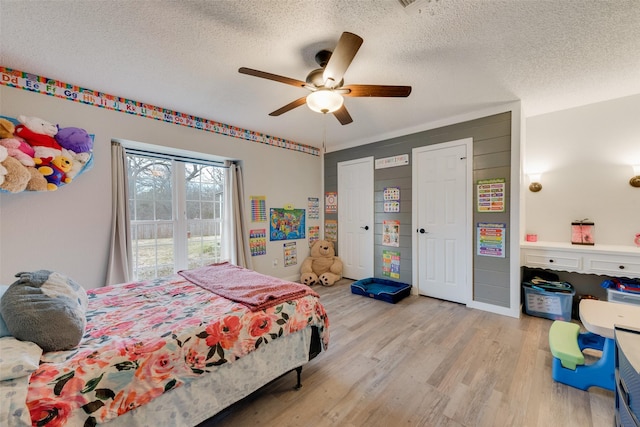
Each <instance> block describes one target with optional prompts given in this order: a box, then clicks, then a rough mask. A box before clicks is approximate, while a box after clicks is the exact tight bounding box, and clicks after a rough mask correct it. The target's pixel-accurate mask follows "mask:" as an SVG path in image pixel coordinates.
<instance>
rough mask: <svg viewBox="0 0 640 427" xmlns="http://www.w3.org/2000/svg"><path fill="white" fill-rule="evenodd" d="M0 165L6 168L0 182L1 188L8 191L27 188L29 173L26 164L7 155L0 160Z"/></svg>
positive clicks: (17, 191)
mask: <svg viewBox="0 0 640 427" xmlns="http://www.w3.org/2000/svg"><path fill="white" fill-rule="evenodd" d="M2 148H4V147H2ZM0 165H2V166H3V167H4V168H5V169H6V170H7V173H6V175H5V176H4V182H3V183H2V184H0V188H1V189H3V190H5V191H8V192H10V193H19V192H21V191H24V190H25V188H27V184H28V183H29V180H30V179H31V174H30V173H29V171H28V170H27V167H26V166H24V165H23V164H22V163H20V162H19V161H18V160H16V159H14V158H13V157H11V156H7V158H6V159H4V160H3V161H2V162H0Z"/></svg>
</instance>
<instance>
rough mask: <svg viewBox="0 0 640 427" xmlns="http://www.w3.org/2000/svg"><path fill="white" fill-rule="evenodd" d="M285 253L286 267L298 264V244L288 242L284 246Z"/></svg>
mask: <svg viewBox="0 0 640 427" xmlns="http://www.w3.org/2000/svg"><path fill="white" fill-rule="evenodd" d="M282 249H283V251H284V266H285V267H291V266H292V265H296V264H297V263H298V250H297V248H296V242H287V243H285V244H283V245H282Z"/></svg>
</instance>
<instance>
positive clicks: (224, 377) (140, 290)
mask: <svg viewBox="0 0 640 427" xmlns="http://www.w3.org/2000/svg"><path fill="white" fill-rule="evenodd" d="M263 282H264V283H265V285H264V286H262V289H260V288H261V283H263ZM285 288H286V289H287V290H286V291H285V290H283V289H285ZM259 289H260V291H259V292H258V290H259ZM87 297H88V308H87V311H86V328H85V332H84V335H83V337H82V340H81V342H80V344H79V345H78V346H77V347H76V348H73V349H71V350H65V351H53V352H44V353H43V352H42V350H41V349H40V348H39V347H37V346H35V347H36V348H33V346H34V345H33V344H32V343H29V342H25V341H17V340H15V342H12V343H17V344H19V345H23V346H29V345H30V344H31V345H32V346H31V347H29V348H28V349H27V350H22V351H21V353H22V355H23V356H24V358H26V359H27V361H26V362H25V361H22V365H21V366H28V365H29V361H28V360H29V358H30V360H31V363H32V364H34V366H33V369H32V370H29V369H26V370H25V371H26V372H29V373H30V375H23V376H19V375H17V378H7V377H6V376H4V375H3V378H2V379H3V380H4V381H0V399H2V400H3V402H4V403H2V418H0V424H3V425H4V424H5V423H7V425H21V423H25V422H27V420H30V423H27V425H30V424H31V423H32V424H33V425H40V426H60V425H68V426H92V425H100V424H106V425H108V426H158V425H171V426H194V425H196V424H198V423H200V422H202V421H204V420H206V419H208V418H210V417H211V416H213V415H215V414H216V413H218V412H220V411H221V410H222V409H224V408H226V407H228V406H230V405H231V404H233V403H234V402H236V401H238V400H240V399H242V398H244V397H246V396H248V395H249V394H251V393H252V392H254V391H255V390H257V389H258V388H260V387H261V386H263V385H265V384H267V383H268V382H270V381H272V380H274V379H275V378H278V377H279V376H281V375H283V374H285V373H287V372H289V371H292V370H298V385H299V381H300V377H299V374H300V370H301V367H302V365H304V364H305V363H307V362H308V361H309V360H310V359H311V358H313V357H315V355H316V354H318V353H319V352H320V351H322V349H323V348H324V349H326V348H327V346H328V343H329V320H328V318H327V314H326V312H325V309H324V307H323V306H322V304H321V303H320V300H319V296H318V295H317V293H315V292H314V291H313V290H312V289H311V288H309V287H307V286H305V285H300V284H296V283H293V282H286V281H283V280H280V279H276V278H272V277H270V276H264V275H261V274H258V273H256V272H253V271H251V270H246V269H243V268H240V267H236V266H233V265H230V264H220V265H213V266H207V267H203V268H201V269H195V270H188V271H186V272H180V273H179V274H176V275H172V276H169V277H164V278H160V279H155V280H150V281H143V282H134V283H125V284H120V285H115V286H109V287H104V288H98V289H92V290H89V291H87ZM243 298H244V299H243ZM6 339H7V338H0V340H6ZM6 356H7V354H4V350H3V355H2V356H1V357H0V358H2V359H4V358H6ZM38 359H39V363H36V362H34V361H33V360H38ZM2 362H3V365H4V367H5V368H8V367H7V365H6V363H5V361H4V360H2ZM31 371H32V372H31ZM27 387H28V388H27ZM25 394H26V407H25V403H24V400H25V397H24V395H25Z"/></svg>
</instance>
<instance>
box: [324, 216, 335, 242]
mask: <svg viewBox="0 0 640 427" xmlns="http://www.w3.org/2000/svg"><path fill="white" fill-rule="evenodd" d="M324 240H328V241H330V242H337V241H338V221H336V220H335V219H326V220H325V221H324Z"/></svg>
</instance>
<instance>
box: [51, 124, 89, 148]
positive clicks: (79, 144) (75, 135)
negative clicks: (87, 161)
mask: <svg viewBox="0 0 640 427" xmlns="http://www.w3.org/2000/svg"><path fill="white" fill-rule="evenodd" d="M54 138H55V140H56V142H57V143H58V144H60V146H61V147H62V148H66V149H67V150H71V151H73V152H74V153H87V152H89V151H91V149H92V148H93V139H91V136H89V134H88V133H87V131H86V130H84V129H80V128H75V127H68V128H62V129H60V128H59V129H58V133H57V134H56V136H55V137H54Z"/></svg>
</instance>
